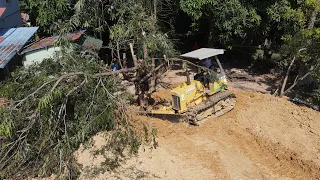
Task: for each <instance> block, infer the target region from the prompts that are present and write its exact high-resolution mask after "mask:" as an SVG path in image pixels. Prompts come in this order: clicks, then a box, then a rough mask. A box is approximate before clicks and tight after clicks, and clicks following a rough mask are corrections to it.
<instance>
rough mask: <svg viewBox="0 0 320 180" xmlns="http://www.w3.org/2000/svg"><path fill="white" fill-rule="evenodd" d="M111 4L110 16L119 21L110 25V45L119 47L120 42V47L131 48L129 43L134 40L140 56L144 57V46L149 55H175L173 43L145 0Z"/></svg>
mask: <svg viewBox="0 0 320 180" xmlns="http://www.w3.org/2000/svg"><path fill="white" fill-rule="evenodd" d="M111 6H112V7H113V8H112V10H111V11H110V12H109V13H110V17H112V19H113V20H115V21H117V23H115V24H114V25H113V26H111V27H110V40H111V41H110V47H112V48H113V49H117V44H118V45H119V47H120V49H129V47H128V44H129V43H130V42H134V46H135V48H136V54H137V55H138V57H143V53H144V52H143V47H146V48H147V53H148V55H149V57H162V56H163V55H167V56H173V54H174V47H173V43H172V42H171V41H170V40H169V38H168V36H167V34H165V33H163V32H161V31H160V30H159V27H158V24H157V21H156V19H154V17H153V16H150V14H149V13H148V12H149V10H147V9H146V8H145V7H144V6H143V1H133V0H126V1H125V2H118V1H114V2H113V3H112V4H111Z"/></svg>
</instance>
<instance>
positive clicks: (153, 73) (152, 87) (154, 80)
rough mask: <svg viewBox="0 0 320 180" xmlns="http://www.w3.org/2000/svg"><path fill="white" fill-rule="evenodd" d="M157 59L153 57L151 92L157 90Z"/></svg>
mask: <svg viewBox="0 0 320 180" xmlns="http://www.w3.org/2000/svg"><path fill="white" fill-rule="evenodd" d="M155 67H156V64H155V59H154V58H152V59H151V72H152V76H151V80H150V93H152V92H154V91H155V90H156V72H155V70H154V69H155Z"/></svg>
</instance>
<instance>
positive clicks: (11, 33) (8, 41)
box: [0, 13, 38, 80]
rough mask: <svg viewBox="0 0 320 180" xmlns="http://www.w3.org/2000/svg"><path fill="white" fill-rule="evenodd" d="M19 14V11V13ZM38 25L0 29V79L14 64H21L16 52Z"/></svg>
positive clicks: (30, 36) (31, 35)
mask: <svg viewBox="0 0 320 180" xmlns="http://www.w3.org/2000/svg"><path fill="white" fill-rule="evenodd" d="M19 14H20V13H19ZM37 30H38V27H18V28H4V29H0V79H1V80H2V79H4V77H5V76H6V75H8V74H9V72H10V71H11V70H13V69H14V68H15V66H16V65H21V59H20V57H19V56H18V55H17V53H18V52H19V51H20V50H21V49H22V47H23V46H25V45H26V44H27V43H28V42H29V41H30V39H31V38H32V37H33V35H34V34H35V33H36V31H37Z"/></svg>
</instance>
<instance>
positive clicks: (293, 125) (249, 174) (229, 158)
mask: <svg viewBox="0 0 320 180" xmlns="http://www.w3.org/2000/svg"><path fill="white" fill-rule="evenodd" d="M166 93H167V92H164V93H163V94H166ZM235 94H236V96H237V105H236V107H235V109H234V110H233V111H231V112H230V113H228V114H226V115H224V116H222V117H219V118H212V119H208V120H207V121H206V122H205V123H204V124H203V125H201V126H200V127H194V126H187V125H186V124H183V123H178V122H177V119H176V118H168V119H167V120H166V119H157V118H152V117H146V116H137V117H136V118H137V119H138V120H140V121H143V122H146V123H148V124H149V125H150V126H152V127H156V128H157V129H158V131H159V137H158V141H159V147H158V148H157V149H153V150H149V149H147V150H146V151H143V150H141V152H140V153H139V156H137V157H134V158H132V159H130V160H128V161H127V162H126V163H124V164H123V165H122V167H121V168H119V169H118V170H117V171H116V172H114V173H102V174H99V175H97V176H95V178H96V179H106V178H108V179H110V178H111V179H288V178H289V179H317V178H320V113H319V112H316V111H313V110H311V109H308V108H305V107H298V106H296V105H294V104H292V103H290V102H288V101H287V100H285V99H279V98H275V97H273V96H271V95H264V94H260V93H249V92H238V91H235ZM158 96H161V92H160V93H158ZM163 97H166V96H165V95H164V96H163ZM99 142H100V143H101V141H97V143H99ZM78 155H79V156H78V157H81V158H82V160H81V159H79V163H80V164H82V165H83V166H84V167H86V166H88V167H90V166H92V165H93V164H94V163H95V159H96V158H94V157H92V155H89V154H86V153H84V154H81V153H80V154H78ZM83 158H87V159H86V160H83ZM98 164H99V163H96V164H95V165H98ZM81 178H82V179H86V177H85V176H82V177H81ZM91 178H92V176H91Z"/></svg>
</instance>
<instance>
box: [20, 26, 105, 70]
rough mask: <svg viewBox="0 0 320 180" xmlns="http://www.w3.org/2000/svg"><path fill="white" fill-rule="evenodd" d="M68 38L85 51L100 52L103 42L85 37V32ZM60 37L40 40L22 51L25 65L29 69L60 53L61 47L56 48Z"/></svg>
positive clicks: (82, 31) (71, 34)
mask: <svg viewBox="0 0 320 180" xmlns="http://www.w3.org/2000/svg"><path fill="white" fill-rule="evenodd" d="M67 37H68V38H69V39H70V40H71V41H73V42H75V43H77V44H79V45H80V46H82V47H83V48H84V49H90V50H100V48H101V47H102V43H103V42H102V41H101V40H99V39H95V38H93V37H90V36H86V35H85V30H81V31H78V32H75V33H70V34H68V35H67ZM58 38H59V36H53V37H47V38H43V39H40V40H38V41H35V42H33V43H31V44H30V45H29V46H26V47H25V48H23V49H22V50H21V51H20V55H22V56H23V65H24V66H25V67H28V66H30V65H32V64H35V63H41V62H42V61H43V60H44V59H47V58H52V57H54V56H55V55H56V54H57V53H59V52H60V50H61V47H58V46H54V43H55V42H56V40H57V39H58Z"/></svg>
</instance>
